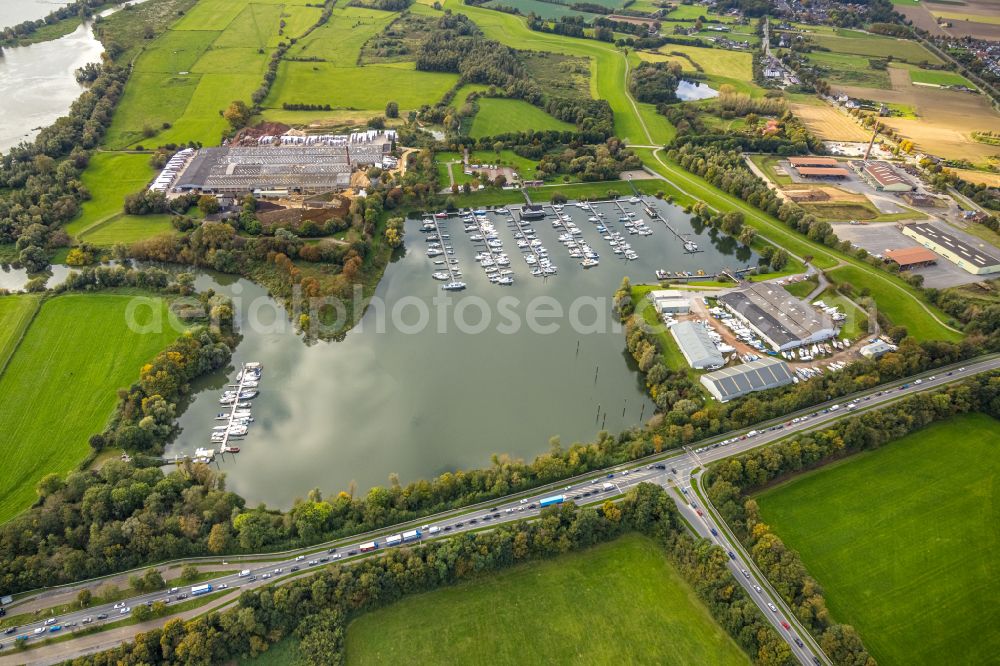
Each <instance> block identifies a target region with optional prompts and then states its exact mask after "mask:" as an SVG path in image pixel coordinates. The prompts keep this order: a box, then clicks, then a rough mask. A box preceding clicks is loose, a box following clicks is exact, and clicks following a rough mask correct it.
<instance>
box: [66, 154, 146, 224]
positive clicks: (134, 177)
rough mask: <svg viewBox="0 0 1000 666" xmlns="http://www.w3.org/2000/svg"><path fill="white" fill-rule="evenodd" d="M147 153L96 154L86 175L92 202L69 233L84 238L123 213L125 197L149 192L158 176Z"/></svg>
mask: <svg viewBox="0 0 1000 666" xmlns="http://www.w3.org/2000/svg"><path fill="white" fill-rule="evenodd" d="M149 157H150V156H149V155H147V154H144V153H95V154H94V156H93V157H91V158H90V164H89V165H88V166H87V169H86V170H85V171H84V172H83V177H82V180H83V184H84V185H86V186H87V189H88V190H90V201H85V202H84V203H83V206H82V209H81V212H80V215H79V216H78V217H77V218H76V219H75V220H73V221H72V222H70V223H69V224H68V225H66V232H67V233H68V234H70V235H71V236H73V237H76V238H78V239H81V240H82V239H83V236H84V235H86V233H87V231H88V230H89V229H91V228H93V227H95V226H96V225H99V224H101V223H102V222H105V221H107V220H109V219H110V218H112V217H114V216H115V215H120V214H121V213H122V206H123V204H124V201H125V197H126V196H127V195H129V194H132V193H134V192H138V191H140V190H142V189H145V187H146V186H147V185H149V182H150V181H151V180H152V179H153V176H154V175H155V174H156V170H155V169H153V167H151V166H150V165H149Z"/></svg>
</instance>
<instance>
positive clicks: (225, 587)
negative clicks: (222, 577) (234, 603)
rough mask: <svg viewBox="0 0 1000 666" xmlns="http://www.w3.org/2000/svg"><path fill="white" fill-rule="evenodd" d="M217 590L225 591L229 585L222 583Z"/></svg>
mask: <svg viewBox="0 0 1000 666" xmlns="http://www.w3.org/2000/svg"><path fill="white" fill-rule="evenodd" d="M219 589H220V590H227V589H229V585H227V584H226V583H223V584H222V585H220V586H219Z"/></svg>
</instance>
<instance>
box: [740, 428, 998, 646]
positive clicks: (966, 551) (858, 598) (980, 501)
mask: <svg viewBox="0 0 1000 666" xmlns="http://www.w3.org/2000/svg"><path fill="white" fill-rule="evenodd" d="M997 427H998V424H997V422H996V421H995V420H993V419H991V418H990V417H988V416H984V415H981V414H973V415H965V416H960V417H955V418H953V419H951V420H950V421H946V422H942V423H937V424H934V425H931V426H929V427H928V428H926V429H924V430H922V431H920V432H917V433H914V434H911V435H909V436H907V437H904V438H903V439H900V440H899V441H897V442H894V443H892V444H889V445H887V446H885V447H883V448H881V449H879V450H876V451H871V452H867V453H863V454H859V455H856V456H853V457H851V458H848V459H846V460H843V461H840V462H838V463H834V464H832V465H828V466H827V467H824V468H821V469H819V470H816V471H814V472H810V473H807V474H803V475H800V476H798V477H796V478H793V479H792V480H790V481H788V482H786V483H784V484H782V485H780V486H777V487H775V488H772V489H769V490H767V491H765V492H763V493H762V494H761V495H760V496H759V497H758V498H757V500H758V503H759V504H760V510H761V515H762V517H763V519H764V520H765V521H766V522H767V523H768V524H770V525H771V526H772V527H773V529H774V531H775V532H776V533H777V534H778V535H779V536H780V537H781V538H782V539H783V540H784V541H785V543H786V544H787V545H788V546H789V547H790V548H794V549H795V550H798V551H799V553H800V554H801V556H802V560H803V562H804V564H805V566H806V568H807V569H808V570H809V572H810V573H811V574H812V575H813V576H814V577H815V578H816V579H817V581H819V583H820V585H822V586H823V589H824V590H825V594H826V599H827V604H828V606H829V609H830V613H831V615H832V616H833V617H834V618H836V619H837V620H838V621H840V622H846V623H848V624H852V625H854V626H855V627H856V628H857V629H858V631H859V633H860V634H861V637H862V639H863V640H864V641H865V644H866V646H867V647H868V649H869V650H871V652H872V653H873V655H874V656H875V658H876V659H878V660H879V662H880V663H885V664H941V663H949V662H951V661H952V660H953V659H955V657H956V655H961V661H962V662H964V663H987V662H990V661H991V660H993V658H994V657H995V655H996V654H997V653H998V652H1000V634H998V633H997V632H996V631H995V630H994V629H995V627H996V625H997V622H1000V607H998V606H997V604H996V603H995V599H996V596H997V594H998V593H1000V566H998V564H997V560H996V557H995V551H996V549H997V547H998V546H1000V530H998V525H1000V522H998V521H997V520H996V515H995V511H994V510H993V509H994V504H995V487H996V485H997V482H998V480H1000V458H998V457H997V456H996V450H995V449H996V437H995V436H993V435H994V433H995V432H996V429H997ZM970 461H975V462H974V464H969V462H970Z"/></svg>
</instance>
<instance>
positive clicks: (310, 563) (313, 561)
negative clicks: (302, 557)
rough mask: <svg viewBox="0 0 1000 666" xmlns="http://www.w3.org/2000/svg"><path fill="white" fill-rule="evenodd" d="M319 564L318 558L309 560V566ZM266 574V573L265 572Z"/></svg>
mask: <svg viewBox="0 0 1000 666" xmlns="http://www.w3.org/2000/svg"><path fill="white" fill-rule="evenodd" d="M317 564H319V560H309V566H311V567H314V566H316V565H317ZM265 575H266V574H265Z"/></svg>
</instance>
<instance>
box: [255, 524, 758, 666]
mask: <svg viewBox="0 0 1000 666" xmlns="http://www.w3.org/2000/svg"><path fill="white" fill-rule="evenodd" d="M414 618H421V619H420V621H418V622H415V621H414ZM653 655H655V657H653ZM346 656H347V663H348V664H352V665H357V664H375V663H390V662H400V661H402V662H405V663H414V664H429V663H440V662H441V661H442V659H444V660H446V661H448V662H450V663H485V662H488V663H491V664H518V665H522V664H556V663H605V664H606V663H642V662H649V661H654V662H656V663H677V664H684V663H689V664H693V663H703V664H746V663H748V661H749V660H748V658H747V656H746V655H745V654H744V653H743V652H742V651H741V650H740V648H739V647H738V646H737V645H736V644H735V643H734V642H733V641H732V640H731V639H730V638H729V637H728V636H727V635H726V633H725V632H724V631H723V630H722V629H721V628H720V627H719V626H718V625H717V624H716V623H715V622H714V620H713V619H712V617H711V616H710V615H709V613H708V611H707V609H706V608H705V607H704V606H703V605H702V603H701V601H700V600H699V599H698V597H697V596H696V594H695V593H694V591H693V590H692V589H691V587H690V586H689V585H688V584H687V583H686V582H685V581H684V580H683V579H682V578H681V577H680V575H679V574H678V573H677V571H676V570H675V569H674V568H673V567H672V566H671V565H670V563H669V561H668V560H667V558H666V557H665V555H664V553H663V551H662V548H661V547H660V546H658V545H657V544H656V543H655V542H653V541H652V540H649V539H647V538H644V537H641V536H638V535H627V536H624V537H622V538H620V539H618V540H616V541H614V542H612V543H606V544H601V545H598V546H595V547H593V548H590V549H588V550H585V551H582V552H574V553H568V554H566V555H561V556H559V557H558V558H556V559H552V560H548V561H544V562H534V563H530V564H525V565H522V566H517V567H513V568H511V569H508V570H505V571H501V572H499V573H496V574H493V575H490V576H487V577H483V578H481V579H478V580H474V581H469V582H466V583H462V584H460V585H457V586H455V587H451V588H446V589H443V590H438V591H435V592H430V593H427V594H420V595H415V596H412V597H407V598H405V599H403V600H402V601H400V602H397V603H395V604H393V605H392V606H389V607H387V608H384V609H381V610H377V611H374V612H372V613H368V614H366V615H363V616H361V617H360V618H359V619H357V620H355V621H354V622H352V623H351V625H350V626H349V627H348V629H347V639H346ZM256 663H264V664H267V663H269V662H268V661H267V660H266V659H259V660H257V662H256ZM275 663H281V662H275Z"/></svg>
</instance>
